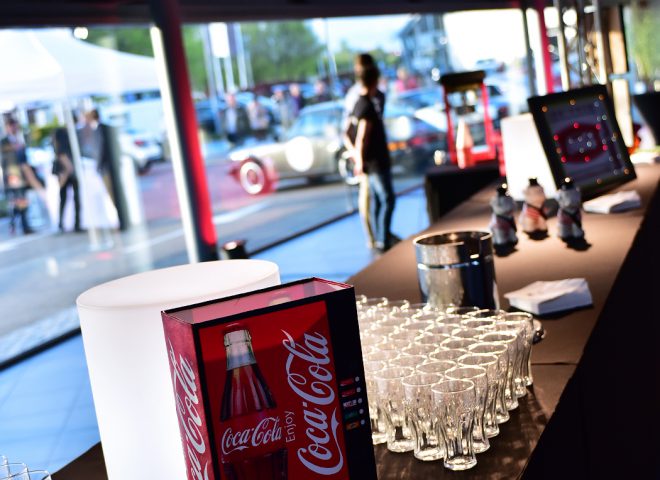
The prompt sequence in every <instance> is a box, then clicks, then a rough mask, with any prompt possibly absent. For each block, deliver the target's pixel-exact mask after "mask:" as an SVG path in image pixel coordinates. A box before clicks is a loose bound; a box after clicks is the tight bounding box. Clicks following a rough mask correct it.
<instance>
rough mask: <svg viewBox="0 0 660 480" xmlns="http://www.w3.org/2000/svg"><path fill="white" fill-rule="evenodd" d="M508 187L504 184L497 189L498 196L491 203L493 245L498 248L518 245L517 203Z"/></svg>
mask: <svg viewBox="0 0 660 480" xmlns="http://www.w3.org/2000/svg"><path fill="white" fill-rule="evenodd" d="M507 189H508V186H507V184H506V183H503V184H502V185H500V186H499V187H497V195H495V196H494V197H493V198H492V199H491V201H490V206H491V208H492V209H493V215H492V216H491V217H490V225H489V227H490V230H491V232H493V244H494V245H495V246H496V247H506V246H513V245H516V244H517V243H518V236H517V235H516V230H517V228H516V220H515V219H514V216H515V213H516V202H515V201H514V200H513V198H512V197H511V196H510V195H509V192H508V191H507Z"/></svg>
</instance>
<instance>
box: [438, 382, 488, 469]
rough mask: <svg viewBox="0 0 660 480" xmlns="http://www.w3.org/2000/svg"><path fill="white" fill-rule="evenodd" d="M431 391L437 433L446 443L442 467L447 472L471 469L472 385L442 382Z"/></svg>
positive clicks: (474, 399)
mask: <svg viewBox="0 0 660 480" xmlns="http://www.w3.org/2000/svg"><path fill="white" fill-rule="evenodd" d="M431 391H432V392H433V406H434V409H435V415H436V421H437V422H438V432H439V435H440V436H441V437H442V439H443V440H444V442H445V459H444V466H445V467H446V468H448V469H450V470H467V469H469V468H472V467H474V466H475V465H476V464H477V457H476V456H475V453H474V447H473V441H472V431H473V429H474V414H475V410H476V407H477V399H476V395H475V389H474V383H473V382H472V381H470V380H444V381H442V382H440V383H437V384H435V385H434V386H433V387H432V389H431Z"/></svg>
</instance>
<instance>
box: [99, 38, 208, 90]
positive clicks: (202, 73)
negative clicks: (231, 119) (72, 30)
mask: <svg viewBox="0 0 660 480" xmlns="http://www.w3.org/2000/svg"><path fill="white" fill-rule="evenodd" d="M87 41H88V42H90V43H93V44H95V45H99V46H101V47H105V48H111V49H113V50H118V51H120V52H126V53H134V54H136V55H145V56H148V57H153V55H154V53H153V48H152V46H151V37H150V35H149V28H148V27H146V26H135V27H91V28H90V29H89V35H88V37H87ZM183 44H184V48H185V52H186V61H187V64H188V72H189V75H190V83H191V88H192V89H193V91H206V90H207V85H206V67H205V65H204V50H203V44H202V37H201V32H200V26H199V25H185V26H184V27H183Z"/></svg>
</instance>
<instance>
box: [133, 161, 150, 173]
mask: <svg viewBox="0 0 660 480" xmlns="http://www.w3.org/2000/svg"><path fill="white" fill-rule="evenodd" d="M133 163H135V169H136V170H137V173H138V175H146V174H147V173H149V170H151V162H150V161H147V162H146V163H144V164H140V162H138V161H137V160H135V159H134V160H133Z"/></svg>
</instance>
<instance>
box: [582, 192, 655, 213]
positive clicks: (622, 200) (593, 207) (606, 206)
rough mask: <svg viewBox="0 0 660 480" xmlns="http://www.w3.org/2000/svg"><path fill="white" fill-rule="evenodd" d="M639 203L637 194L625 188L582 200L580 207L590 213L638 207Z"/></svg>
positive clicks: (619, 210) (612, 211) (640, 203)
mask: <svg viewBox="0 0 660 480" xmlns="http://www.w3.org/2000/svg"><path fill="white" fill-rule="evenodd" d="M641 205H642V201H641V199H640V198H639V194H638V193H637V192H636V191H635V190H626V191H623V192H617V193H612V194H611V195H603V196H601V197H598V198H594V199H593V200H589V201H588V202H584V203H583V204H582V208H584V211H585V212H591V213H616V212H623V211H625V210H631V209H633V208H639V207H640V206H641Z"/></svg>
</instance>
